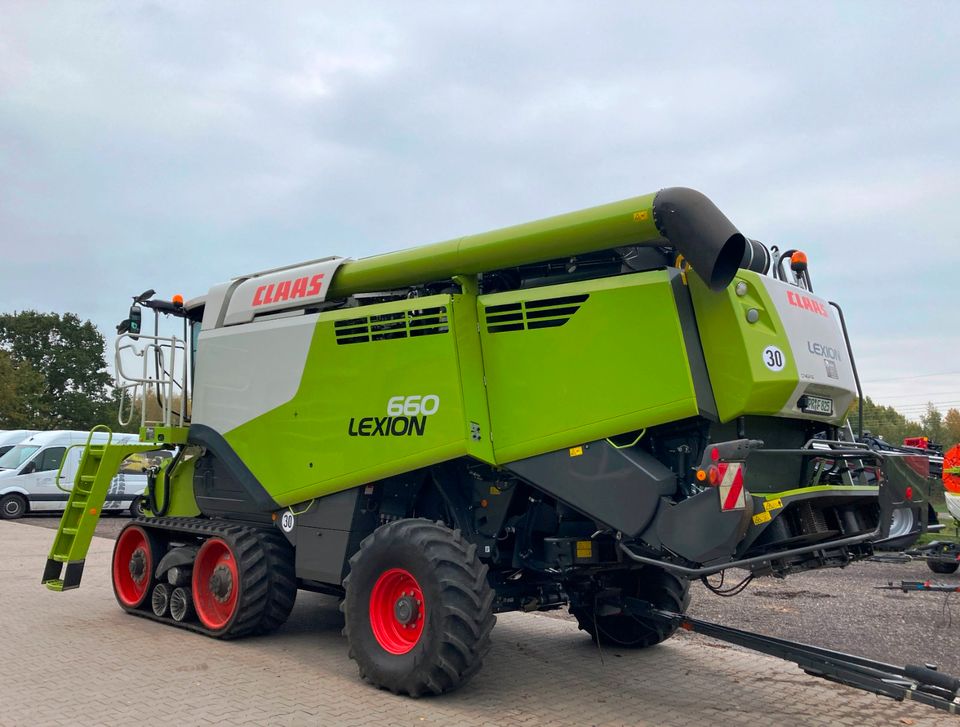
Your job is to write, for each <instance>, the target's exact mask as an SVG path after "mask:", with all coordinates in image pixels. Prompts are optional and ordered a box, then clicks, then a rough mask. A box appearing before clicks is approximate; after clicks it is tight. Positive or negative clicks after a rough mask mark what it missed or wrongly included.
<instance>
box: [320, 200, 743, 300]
mask: <svg viewBox="0 0 960 727" xmlns="http://www.w3.org/2000/svg"><path fill="white" fill-rule="evenodd" d="M627 246H647V247H649V246H670V247H673V248H675V249H676V250H677V251H678V252H679V253H680V254H681V255H683V256H684V258H686V259H687V261H689V263H690V265H691V266H692V267H693V269H694V270H695V271H696V274H697V275H699V276H700V277H701V278H702V279H703V280H704V282H706V284H707V285H708V286H709V287H710V288H711V289H712V290H716V291H719V290H723V289H724V288H726V287H727V285H729V283H730V281H731V280H733V277H734V275H736V272H737V269H738V268H739V267H740V264H741V261H743V260H744V259H745V255H746V250H747V238H745V237H744V236H743V235H742V234H741V233H740V232H739V231H738V230H737V229H736V228H735V227H734V226H733V223H731V222H730V220H728V219H727V218H726V216H725V215H724V214H723V213H722V212H721V211H720V210H719V209H717V207H716V205H714V204H713V202H711V201H710V200H709V199H707V197H705V196H704V195H703V194H701V193H700V192H697V191H695V190H692V189H687V188H685V187H669V188H667V189H662V190H660V191H659V192H657V193H655V194H647V195H643V196H641V197H633V198H630V199H626V200H622V201H620V202H612V203H610V204H605V205H601V206H599V207H591V208H589V209H585V210H581V211H579V212H570V213H568V214H564V215H558V216H556V217H548V218H546V219H543V220H538V221H536V222H527V223H525V224H522V225H514V226H513V227H505V228H503V229H499V230H494V231H492V232H485V233H481V234H479V235H471V236H469V237H461V238H458V239H454V240H447V241H445V242H437V243H433V244H432V245H424V246H422V247H415V248H411V249H409V250H401V251H399V252H391V253H386V254H384V255H377V256H374V257H369V258H363V259H361V260H348V261H346V262H344V263H343V264H342V265H341V266H340V268H339V269H338V270H337V272H336V274H335V275H334V278H333V282H332V284H331V286H330V290H329V292H328V293H327V298H328V299H329V298H343V297H346V296H349V295H353V294H355V293H371V292H377V291H384V290H393V289H396V288H403V287H407V286H410V285H417V284H422V283H429V282H434V281H439V280H449V279H450V278H452V277H454V276H455V275H475V274H477V273H485V272H491V271H493V270H501V269H504V268H511V267H518V266H520V265H529V264H532V263H539V262H544V261H547V260H556V259H560V258H567V257H574V256H576V255H583V254H586V253H590V252H597V251H600V250H609V249H612V248H616V247H627Z"/></svg>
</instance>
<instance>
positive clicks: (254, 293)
mask: <svg viewBox="0 0 960 727" xmlns="http://www.w3.org/2000/svg"><path fill="white" fill-rule="evenodd" d="M343 262H345V258H342V257H329V258H324V259H322V260H314V261H312V262H309V263H303V264H300V265H292V266H289V267H284V268H274V269H273V270H265V271H264V272H262V273H254V274H253V275H249V276H243V277H242V278H240V279H239V280H240V281H241V282H239V284H238V285H236V287H235V288H233V290H232V292H231V293H230V300H229V303H228V304H227V311H226V315H225V316H224V319H223V325H226V326H231V325H235V324H237V323H249V322H250V321H252V320H253V319H254V316H258V315H261V314H264V313H276V312H280V311H283V310H288V309H293V308H303V307H305V306H308V305H310V304H311V303H314V304H315V303H322V302H323V301H324V300H326V298H327V292H328V291H329V290H330V281H331V280H332V279H333V275H334V273H335V272H336V271H337V268H339V267H340V265H341V264H343Z"/></svg>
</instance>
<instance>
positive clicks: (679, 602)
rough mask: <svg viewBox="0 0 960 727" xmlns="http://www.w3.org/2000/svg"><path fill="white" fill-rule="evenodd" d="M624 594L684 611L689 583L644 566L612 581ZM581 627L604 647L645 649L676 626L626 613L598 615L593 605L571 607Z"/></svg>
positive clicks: (620, 575) (656, 642)
mask: <svg viewBox="0 0 960 727" xmlns="http://www.w3.org/2000/svg"><path fill="white" fill-rule="evenodd" d="M611 585H613V586H619V587H620V588H621V589H622V592H623V595H624V596H629V597H633V598H638V599H640V600H642V601H648V602H650V603H652V604H653V605H654V606H655V607H656V608H660V609H663V610H665V611H673V612H674V613H683V612H684V611H686V610H687V607H688V606H689V605H690V583H689V582H688V581H686V580H682V579H680V578H677V577H676V576H675V575H672V574H670V573H668V572H667V571H665V570H661V569H660V568H644V569H643V570H638V571H625V572H623V573H620V574H617V576H616V577H615V578H614V579H613V582H612V583H611ZM570 613H571V614H573V615H574V616H575V617H576V619H577V623H578V624H579V626H580V628H581V630H583V631H586V632H587V633H588V634H590V636H591V638H592V639H593V640H594V641H596V642H597V643H600V644H603V645H604V646H615V647H619V648H627V649H645V648H647V647H649V646H654V645H656V644H659V643H660V642H661V641H666V640H667V639H669V638H670V637H671V636H673V634H674V632H675V631H676V630H677V626H676V625H674V624H670V623H667V622H665V621H662V620H660V619H655V618H640V617H637V616H634V615H631V614H627V613H616V614H609V615H599V614H596V613H595V609H594V607H593V606H592V605H581V606H576V607H572V608H571V609H570Z"/></svg>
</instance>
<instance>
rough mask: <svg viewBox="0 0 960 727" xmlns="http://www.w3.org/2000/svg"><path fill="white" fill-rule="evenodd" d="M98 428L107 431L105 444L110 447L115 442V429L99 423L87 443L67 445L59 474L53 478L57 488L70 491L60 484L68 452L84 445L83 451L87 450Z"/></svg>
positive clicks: (92, 430) (78, 468)
mask: <svg viewBox="0 0 960 727" xmlns="http://www.w3.org/2000/svg"><path fill="white" fill-rule="evenodd" d="M98 430H103V431H105V432H106V433H107V443H106V445H104V446H106V447H109V446H110V444H111V443H112V442H113V430H112V429H110V427H108V426H107V425H106V424H98V425H97V426H95V427H94V428H93V429H91V430H90V433H89V434H87V442H86V444H71V445H70V446H69V447H67V448H66V449H65V450H64V451H63V458H62V459H61V460H60V466H59V467H58V468H57V475H56V477H54V479H53V484H55V485H56V486H57V489H58V490H60V492H66V493H67V494H69V493H70V490H68V489H66V488H65V487H61V485H60V475H62V474H63V466H64V465H65V464H66V463H67V454H68V453H69V452H70V450H71V449H75V448H76V447H83V451H84V452H86V451H87V449H89V447H90V444H91V442H92V441H93V434H94V432H96V431H98ZM81 459H82V456H81ZM77 473H78V474H79V473H80V467H79V466H78V467H77ZM74 484H76V481H74Z"/></svg>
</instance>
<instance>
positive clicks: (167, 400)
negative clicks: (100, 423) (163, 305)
mask: <svg viewBox="0 0 960 727" xmlns="http://www.w3.org/2000/svg"><path fill="white" fill-rule="evenodd" d="M134 341H136V342H138V343H140V345H139V346H138V345H137V344H135V343H133V342H134ZM186 344H187V342H186V341H185V340H181V339H179V338H177V337H176V336H169V337H164V336H150V335H146V334H143V333H139V334H136V335H134V334H131V333H124V334H122V335H120V336H119V337H118V338H117V341H116V344H115V347H114V352H115V353H114V358H115V362H116V372H117V381H116V388H117V389H118V390H119V391H120V411H119V412H118V417H117V418H118V421H119V422H120V423H121V424H122V425H124V426H125V425H127V424H129V423H130V421H131V420H132V419H133V411H134V406H135V404H134V402H135V401H139V404H140V425H141V427H144V426H148V425H150V424H159V425H162V426H166V427H169V426H171V424H172V419H173V418H174V417H176V418H177V419H178V422H177V424H178V425H179V426H182V425H183V423H184V421H185V420H186V414H187V412H186V396H187V394H186V390H185V383H186V375H187V372H186V363H187V360H188V356H187V346H186ZM126 351H129V352H130V353H131V354H132V355H133V356H135V357H138V358H140V359H142V361H143V365H142V367H141V368H142V370H141V371H140V372H137V373H133V372H130V371H127V370H125V369H124V364H123V354H124V352H126ZM178 352H180V353H182V356H183V362H184V366H183V371H182V372H178V371H177V364H178V359H177V355H178ZM151 361H153V362H154V363H155V365H156V372H155V375H151V373H150V366H151ZM153 386H156V387H157V391H158V392H159V394H162V400H161V412H160V420H159V421H153V420H149V421H148V419H147V401H148V394H149V392H150V390H151V387H153ZM128 390H129V392H128ZM178 390H179V392H180V405H179V407H178V410H177V411H174V410H173V406H172V401H173V397H174V394H175V393H176V391H178ZM127 396H129V397H130V409H129V412H126V414H127V416H126V417H124V413H125V412H124V402H125V399H126V397H127Z"/></svg>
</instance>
